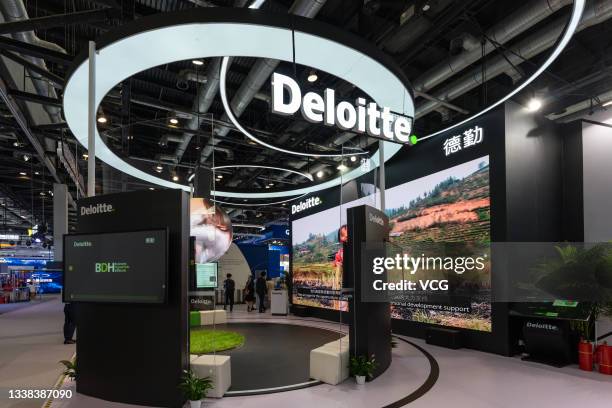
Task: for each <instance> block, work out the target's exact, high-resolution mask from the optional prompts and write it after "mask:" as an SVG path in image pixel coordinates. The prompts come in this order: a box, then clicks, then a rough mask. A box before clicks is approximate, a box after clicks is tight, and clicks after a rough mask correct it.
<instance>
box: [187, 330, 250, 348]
mask: <svg viewBox="0 0 612 408" xmlns="http://www.w3.org/2000/svg"><path fill="white" fill-rule="evenodd" d="M190 337H191V338H190V341H189V350H190V353H191V354H207V353H212V352H215V351H224V350H229V349H233V348H236V347H239V346H242V345H243V344H244V336H243V335H242V334H239V333H236V332H231V331H224V330H202V329H199V330H191V336H190Z"/></svg>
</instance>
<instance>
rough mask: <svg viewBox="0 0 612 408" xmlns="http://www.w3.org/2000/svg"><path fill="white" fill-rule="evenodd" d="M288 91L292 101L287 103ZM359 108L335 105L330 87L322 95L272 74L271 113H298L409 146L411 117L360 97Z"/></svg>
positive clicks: (345, 103) (358, 100) (345, 102)
mask: <svg viewBox="0 0 612 408" xmlns="http://www.w3.org/2000/svg"><path fill="white" fill-rule="evenodd" d="M284 89H286V90H287V92H288V94H289V99H288V100H285V98H284V92H283V90H284ZM356 103H357V106H354V105H353V104H351V103H350V102H347V101H341V102H340V103H338V104H337V105H336V92H335V91H334V90H333V89H329V88H327V89H326V90H325V91H324V92H323V96H321V95H319V94H317V93H315V92H306V94H305V95H304V97H302V91H301V89H300V86H299V85H298V83H297V82H295V81H294V80H293V78H291V77H288V76H286V75H282V74H279V73H276V72H275V73H274V74H272V112H274V113H277V114H279V115H293V114H294V113H295V112H297V111H298V110H299V111H300V112H301V113H302V116H303V117H304V119H306V120H307V121H309V122H312V123H323V124H325V125H327V126H337V127H339V128H340V129H343V130H352V131H354V132H356V133H367V134H369V135H370V136H374V137H385V138H387V139H390V140H395V141H399V142H401V143H408V142H409V141H410V133H411V132H412V118H410V117H407V116H401V115H398V114H395V113H392V112H391V110H390V109H389V108H388V107H383V108H382V110H381V109H379V108H378V105H377V104H376V103H375V102H370V103H366V100H365V99H364V98H357V101H356Z"/></svg>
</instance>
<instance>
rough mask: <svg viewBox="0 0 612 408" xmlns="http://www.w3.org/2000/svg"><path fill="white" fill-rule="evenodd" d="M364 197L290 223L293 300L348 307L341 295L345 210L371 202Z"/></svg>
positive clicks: (316, 305) (310, 304) (306, 304)
mask: <svg viewBox="0 0 612 408" xmlns="http://www.w3.org/2000/svg"><path fill="white" fill-rule="evenodd" d="M371 201H372V198H371V197H363V198H360V199H358V200H354V201H351V202H349V203H347V204H345V205H343V206H336V207H333V208H329V209H327V210H323V211H320V212H318V213H316V214H312V215H309V216H307V217H303V218H300V219H297V220H294V221H293V222H292V223H291V234H292V242H293V249H292V252H293V253H292V271H293V276H292V280H293V303H295V304H298V305H304V306H313V307H320V308H325V309H335V310H347V307H348V303H347V302H346V301H345V300H342V299H340V289H341V288H342V263H343V260H344V251H343V249H342V242H344V241H345V240H346V239H347V236H348V234H347V230H346V210H347V209H349V208H351V207H355V206H358V205H361V204H370V205H371V204H372V202H371Z"/></svg>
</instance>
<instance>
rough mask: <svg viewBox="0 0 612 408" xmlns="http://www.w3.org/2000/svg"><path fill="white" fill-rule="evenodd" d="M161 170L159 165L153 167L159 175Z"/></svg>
mask: <svg viewBox="0 0 612 408" xmlns="http://www.w3.org/2000/svg"><path fill="white" fill-rule="evenodd" d="M163 169H164V168H163V167H162V165H161V164H158V165H157V166H155V171H157V172H158V173H161V172H162V170H163Z"/></svg>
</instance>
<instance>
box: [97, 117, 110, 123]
mask: <svg viewBox="0 0 612 408" xmlns="http://www.w3.org/2000/svg"><path fill="white" fill-rule="evenodd" d="M106 122H108V119H106V116H99V117H98V123H106Z"/></svg>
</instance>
